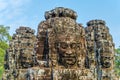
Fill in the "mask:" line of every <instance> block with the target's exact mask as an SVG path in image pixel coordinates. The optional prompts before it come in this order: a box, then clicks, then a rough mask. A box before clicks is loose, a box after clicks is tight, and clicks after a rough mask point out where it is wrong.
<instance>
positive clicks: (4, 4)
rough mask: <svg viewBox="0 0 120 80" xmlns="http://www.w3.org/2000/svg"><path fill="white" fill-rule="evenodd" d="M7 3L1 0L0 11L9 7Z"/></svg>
mask: <svg viewBox="0 0 120 80" xmlns="http://www.w3.org/2000/svg"><path fill="white" fill-rule="evenodd" d="M7 5H8V4H7V3H6V2H5V1H3V0H1V1H0V12H1V11H2V10H4V9H6V8H7Z"/></svg>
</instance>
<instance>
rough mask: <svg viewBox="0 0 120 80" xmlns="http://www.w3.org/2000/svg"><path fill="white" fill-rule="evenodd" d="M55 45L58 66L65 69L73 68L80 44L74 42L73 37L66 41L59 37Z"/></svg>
mask: <svg viewBox="0 0 120 80" xmlns="http://www.w3.org/2000/svg"><path fill="white" fill-rule="evenodd" d="M59 37H60V36H59ZM56 44H57V54H58V62H59V64H60V65H64V66H65V67H70V66H73V65H74V64H75V63H76V61H77V53H76V50H77V48H78V47H79V45H80V44H79V43H77V42H75V39H74V37H71V38H67V39H65V37H64V38H62V37H61V38H60V39H59V41H58V42H56Z"/></svg>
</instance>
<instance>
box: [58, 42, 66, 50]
mask: <svg viewBox="0 0 120 80" xmlns="http://www.w3.org/2000/svg"><path fill="white" fill-rule="evenodd" d="M60 47H61V48H63V49H66V48H67V47H68V44H67V43H65V42H61V43H60Z"/></svg>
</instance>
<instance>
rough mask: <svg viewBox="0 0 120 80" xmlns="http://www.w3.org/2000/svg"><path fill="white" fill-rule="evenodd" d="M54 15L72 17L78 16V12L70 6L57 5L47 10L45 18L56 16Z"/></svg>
mask: <svg viewBox="0 0 120 80" xmlns="http://www.w3.org/2000/svg"><path fill="white" fill-rule="evenodd" d="M54 17H70V18H72V19H75V20H76V18H77V13H76V12H75V11H73V10H71V9H69V8H64V7H57V8H55V9H53V10H50V11H46V12H45V19H46V20H47V19H49V18H54Z"/></svg>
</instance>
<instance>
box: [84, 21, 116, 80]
mask: <svg viewBox="0 0 120 80" xmlns="http://www.w3.org/2000/svg"><path fill="white" fill-rule="evenodd" d="M87 26H88V27H86V29H85V30H86V35H87V36H86V41H87V49H88V54H87V55H88V58H89V63H90V68H91V69H95V68H96V70H97V80H100V79H103V80H110V79H113V78H112V77H111V76H110V75H112V74H114V72H113V71H112V70H113V65H114V63H113V61H114V55H115V53H114V43H113V40H112V37H111V35H110V34H109V29H108V27H107V26H106V25H105V21H102V20H91V21H89V22H88V23H87ZM93 62H94V63H95V64H96V65H94V64H93ZM108 69H109V71H108V72H104V71H105V70H108Z"/></svg>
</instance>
